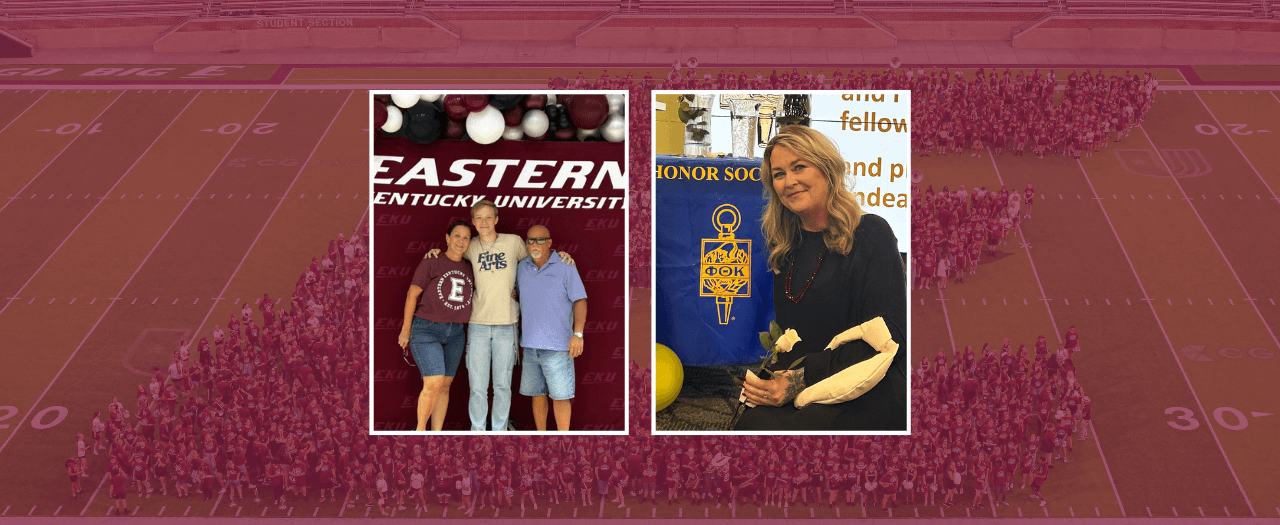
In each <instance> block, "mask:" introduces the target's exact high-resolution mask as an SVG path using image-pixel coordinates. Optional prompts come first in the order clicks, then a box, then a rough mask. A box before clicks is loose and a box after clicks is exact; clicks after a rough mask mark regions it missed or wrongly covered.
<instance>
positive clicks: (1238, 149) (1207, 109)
mask: <svg viewBox="0 0 1280 525" xmlns="http://www.w3.org/2000/svg"><path fill="white" fill-rule="evenodd" d="M1194 95H1195V96H1196V100H1198V101H1200V105H1201V106H1204V110H1205V111H1206V112H1208V113H1209V116H1210V117H1213V122H1214V123H1215V124H1217V125H1218V129H1220V130H1222V134H1223V135H1226V136H1227V140H1230V141H1231V145H1232V146H1234V147H1235V148H1236V152H1237V153H1239V154H1240V158H1242V159H1244V161H1245V162H1246V163H1247V164H1249V168H1250V169H1252V170H1253V174H1254V175H1255V176H1257V177H1258V180H1259V181H1261V182H1262V185H1263V186H1265V187H1266V188H1267V191H1269V192H1271V199H1272V200H1276V191H1275V190H1273V189H1271V185H1270V184H1267V179H1264V178H1262V173H1260V172H1259V171H1258V168H1256V167H1254V165H1253V161H1251V160H1249V156H1248V155H1245V154H1244V150H1241V149H1240V145H1239V144H1236V139H1235V138H1234V137H1232V136H1231V133H1227V132H1226V130H1227V128H1226V127H1224V126H1223V125H1222V121H1221V120H1218V116H1217V115H1215V114H1213V110H1211V109H1209V105H1208V104H1205V103H1204V99H1203V98H1201V97H1200V93H1194ZM1271 96H1272V97H1275V96H1276V94H1275V92H1274V91H1273V92H1271ZM1138 127H1139V128H1141V127H1142V126H1138ZM1146 133H1147V130H1146V129H1143V130H1142V134H1144V135H1145V134H1146ZM1147 141H1148V142H1150V141H1151V137H1147ZM1152 147H1155V143H1152ZM1160 162H1162V163H1164V165H1165V169H1166V170H1167V169H1169V164H1168V162H1165V160H1164V157H1160ZM1170 173H1172V172H1170ZM1173 182H1174V183H1177V182H1178V178H1177V177H1174V178H1173ZM1178 189H1179V190H1181V189H1182V185H1181V184H1178ZM1182 194H1183V195H1184V196H1185V195H1186V194H1187V192H1185V191H1184V192H1182ZM1196 216H1197V217H1199V214H1197V215H1196ZM1202 222H1203V221H1202ZM1205 229H1206V230H1208V227H1205ZM1214 243H1215V244H1217V241H1214ZM1219 251H1221V250H1219ZM1223 258H1224V259H1225V258H1226V256H1225V255H1224V256H1223ZM1232 273H1235V270H1232ZM1268 329H1269V328H1268ZM1274 337H1275V335H1274V334H1272V338H1274Z"/></svg>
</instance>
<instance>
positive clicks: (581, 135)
mask: <svg viewBox="0 0 1280 525" xmlns="http://www.w3.org/2000/svg"><path fill="white" fill-rule="evenodd" d="M599 136H600V128H592V129H582V128H578V140H583V141H585V140H587V139H589V138H592V137H599Z"/></svg>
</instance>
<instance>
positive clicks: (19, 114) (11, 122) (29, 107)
mask: <svg viewBox="0 0 1280 525" xmlns="http://www.w3.org/2000/svg"><path fill="white" fill-rule="evenodd" d="M48 94H49V92H48V91H45V92H44V93H41V94H40V96H39V97H37V98H36V99H35V100H34V101H32V102H31V104H30V105H28V106H27V109H24V110H22V113H18V116H16V117H13V120H10V121H9V123H8V124H5V125H4V127H3V128H0V133H4V132H5V130H7V129H9V126H12V125H13V123H14V122H17V121H18V120H19V119H21V118H22V116H23V115H26V114H27V112H28V111H31V108H34V107H36V104H39V103H40V101H41V100H44V96H45V95H48ZM121 95H124V93H121Z"/></svg>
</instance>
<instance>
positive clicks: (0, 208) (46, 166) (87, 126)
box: [0, 90, 127, 212]
mask: <svg viewBox="0 0 1280 525" xmlns="http://www.w3.org/2000/svg"><path fill="white" fill-rule="evenodd" d="M125 91H127V90H121V91H120V94H119V95H116V98H114V99H112V100H111V103H109V104H107V106H106V107H104V108H102V111H99V112H98V116H96V117H93V120H91V121H89V123H88V124H85V126H84V128H82V129H84V131H82V132H80V133H77V134H76V136H75V137H72V138H71V140H68V141H67V144H66V145H65V146H63V147H62V149H61V150H59V151H58V154H57V155H54V156H53V158H52V159H49V162H46V163H45V164H44V167H43V168H40V171H38V172H36V175H35V176H34V177H31V180H29V181H27V184H26V185H24V186H23V187H22V189H20V190H18V191H17V193H16V194H17V195H21V194H23V193H24V192H26V190H27V188H28V187H30V186H31V183H33V182H35V181H36V179H38V178H40V175H41V174H43V173H44V170H47V169H49V166H52V165H53V163H54V162H57V160H58V157H61V156H62V154H63V153H66V151H67V149H68V148H70V147H71V145H72V144H75V143H76V140H78V139H79V138H80V137H83V136H85V135H88V134H89V131H88V130H89V129H91V128H93V125H94V124H96V123H97V122H98V119H100V118H102V115H105V114H106V113H107V110H108V109H111V106H113V105H115V103H116V102H117V101H119V100H120V98H121V97H124V93H125ZM46 93H47V92H46ZM42 98H43V96H42ZM27 109H31V108H27ZM23 113H26V111H23ZM15 120H16V119H15ZM5 127H6V128H7V127H8V126H5ZM11 202H13V199H5V200H4V204H3V205H0V212H3V211H4V210H5V208H8V207H9V203H11Z"/></svg>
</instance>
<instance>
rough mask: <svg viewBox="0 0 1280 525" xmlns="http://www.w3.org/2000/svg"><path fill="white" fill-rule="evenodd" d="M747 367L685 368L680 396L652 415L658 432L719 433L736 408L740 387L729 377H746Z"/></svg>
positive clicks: (727, 423)
mask: <svg viewBox="0 0 1280 525" xmlns="http://www.w3.org/2000/svg"><path fill="white" fill-rule="evenodd" d="M757 366H760V364H759V363H755V364H748V365H724V366H686V367H684V384H683V385H681V388H680V396H679V397H677V398H676V400H675V401H674V402H672V403H671V405H670V406H668V407H667V408H665V409H663V410H662V411H661V412H658V413H657V414H656V415H655V420H654V422H655V425H656V426H657V429H658V430H665V431H679V430H691V431H721V430H728V426H729V420H730V419H732V418H733V411H734V409H736V408H737V407H738V393H739V392H740V388H739V387H738V386H737V385H736V384H735V383H734V382H733V379H731V378H730V377H729V374H733V375H735V376H738V377H742V376H744V375H746V373H747V369H748V368H755V367H757Z"/></svg>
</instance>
